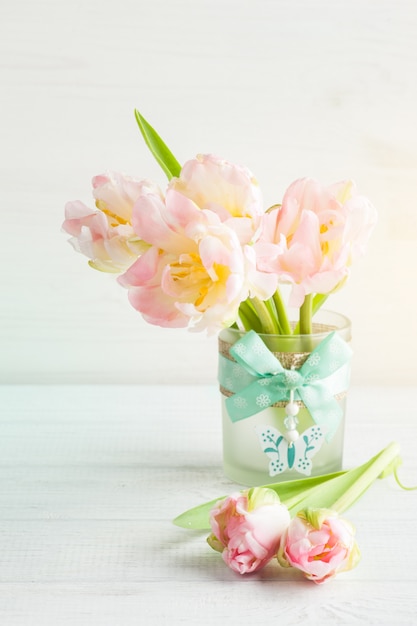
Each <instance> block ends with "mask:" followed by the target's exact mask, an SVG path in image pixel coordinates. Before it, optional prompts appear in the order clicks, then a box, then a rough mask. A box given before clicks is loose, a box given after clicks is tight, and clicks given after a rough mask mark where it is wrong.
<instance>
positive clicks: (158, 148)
mask: <svg viewBox="0 0 417 626" xmlns="http://www.w3.org/2000/svg"><path fill="white" fill-rule="evenodd" d="M135 117H136V121H137V123H138V126H139V129H140V132H141V133H142V136H143V138H144V140H145V143H146V145H147V146H148V148H149V150H150V151H151V152H152V154H153V155H154V157H155V159H156V160H157V162H158V163H159V165H160V166H161V167H162V169H163V170H164V172H165V174H166V175H167V177H168V180H170V179H171V178H173V177H174V176H179V175H180V172H181V165H180V164H179V163H178V161H177V159H176V158H175V157H174V155H173V154H172V152H171V150H170V149H169V148H168V147H167V146H166V144H165V143H164V142H163V141H162V139H161V138H160V136H159V135H158V133H157V132H156V130H155V129H154V128H152V126H151V125H150V124H149V123H148V122H147V121H146V120H145V118H144V117H143V115H141V114H140V113H139V111H138V110H137V109H135Z"/></svg>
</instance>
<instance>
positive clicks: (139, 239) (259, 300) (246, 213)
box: [63, 111, 376, 335]
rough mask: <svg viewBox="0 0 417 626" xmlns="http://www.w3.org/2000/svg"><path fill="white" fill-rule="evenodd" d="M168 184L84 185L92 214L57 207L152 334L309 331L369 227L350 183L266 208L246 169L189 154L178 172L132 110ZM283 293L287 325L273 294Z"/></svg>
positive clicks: (299, 185) (300, 192) (96, 181)
mask: <svg viewBox="0 0 417 626" xmlns="http://www.w3.org/2000/svg"><path fill="white" fill-rule="evenodd" d="M136 119H137V122H138V124H139V128H140V130H141V132H142V135H143V137H144V139H145V141H146V143H147V145H148V147H149V148H150V150H151V152H152V153H153V155H154V156H155V158H156V159H157V161H158V163H159V164H160V165H161V167H162V169H163V170H164V172H165V173H166V175H167V177H168V180H169V182H168V186H167V189H166V191H165V193H163V192H162V191H161V190H160V189H159V187H158V186H157V185H156V184H155V183H153V182H150V181H148V180H144V179H136V178H131V177H128V176H125V175H123V174H120V173H111V174H104V175H100V176H96V177H95V178H93V196H94V198H95V204H96V207H97V208H96V209H93V210H92V209H90V208H89V207H87V206H86V205H85V204H83V203H82V202H79V201H76V202H69V203H68V204H67V205H66V208H65V213H66V219H65V221H64V224H63V228H64V230H65V231H66V232H67V233H69V234H70V235H71V239H70V242H71V243H72V245H73V246H74V248H75V249H76V250H78V251H79V252H82V253H83V254H85V255H86V256H87V257H88V258H89V259H90V261H89V264H90V266H91V267H93V268H95V269H97V270H101V271H104V272H113V273H115V274H119V277H118V282H119V283H120V284H121V285H122V286H124V287H126V288H127V289H128V293H129V300H130V303H131V304H132V306H133V307H134V308H135V309H137V310H138V311H139V312H140V313H141V314H142V316H143V318H144V319H145V320H146V321H147V322H149V323H151V324H156V325H159V326H164V327H177V328H178V327H188V328H190V329H196V330H203V329H207V330H208V332H209V333H213V332H216V331H218V330H220V329H221V328H225V327H229V326H233V327H236V328H240V329H242V330H249V329H252V330H255V331H256V332H263V333H277V334H285V335H290V334H292V333H293V332H295V333H301V334H308V333H310V332H311V320H312V316H313V314H314V313H315V312H316V311H317V309H318V308H319V307H320V306H321V305H322V304H323V302H324V301H325V300H326V298H327V297H328V295H329V294H330V293H331V292H333V291H335V290H336V289H338V288H339V287H340V286H341V285H343V284H344V282H345V281H346V278H347V277H348V275H349V268H350V265H351V264H352V262H353V261H354V260H355V259H356V258H357V257H359V256H361V255H362V254H363V253H364V251H365V248H366V244H367V241H368V238H369V236H370V234H371V232H372V229H373V227H374V225H375V222H376V211H375V209H374V207H373V206H372V205H371V203H370V202H369V201H368V200H367V199H366V198H365V197H363V196H361V195H358V194H357V192H356V189H355V185H354V183H353V182H352V181H343V182H339V183H336V184H334V185H331V186H330V187H323V186H322V185H321V184H320V183H318V182H317V181H315V180H313V179H309V178H304V179H300V180H297V181H295V182H294V183H293V184H292V185H290V187H289V188H288V189H287V191H286V192H285V194H284V197H283V199H282V203H281V204H276V205H274V206H272V207H270V208H269V209H267V210H266V208H265V206H264V204H263V201H262V195H261V191H260V189H259V186H258V184H257V182H256V180H255V178H254V177H253V175H252V174H251V172H250V171H249V170H248V169H247V168H246V167H242V166H239V165H235V164H232V163H229V162H227V161H225V160H223V159H220V158H219V157H217V156H213V155H199V156H197V157H196V158H195V159H192V160H190V161H188V162H186V163H185V164H184V165H183V167H181V166H180V165H179V163H178V161H177V160H176V159H175V157H174V156H173V154H172V153H171V151H170V150H169V149H168V148H167V146H166V145H165V143H164V142H163V141H162V139H161V138H160V137H159V135H158V134H157V133H156V132H155V130H154V129H153V128H152V127H151V126H150V125H149V124H148V123H147V122H146V120H145V119H144V118H143V117H142V116H141V115H140V113H139V112H138V111H136ZM283 284H287V285H290V286H291V293H290V298H289V302H288V306H290V307H296V308H297V309H298V310H299V323H298V324H297V325H296V327H295V329H294V328H293V327H292V326H290V323H289V321H288V314H287V309H286V304H285V303H284V301H283V298H282V296H281V293H280V286H281V285H283Z"/></svg>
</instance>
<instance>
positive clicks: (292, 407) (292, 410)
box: [285, 402, 300, 417]
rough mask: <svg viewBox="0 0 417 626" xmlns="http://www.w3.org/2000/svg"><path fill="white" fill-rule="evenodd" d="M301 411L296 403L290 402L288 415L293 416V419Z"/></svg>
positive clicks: (286, 410)
mask: <svg viewBox="0 0 417 626" xmlns="http://www.w3.org/2000/svg"><path fill="white" fill-rule="evenodd" d="M299 411H300V407H299V406H298V404H295V402H289V403H288V404H287V406H286V407H285V412H286V414H287V415H291V416H292V417H294V416H295V415H298V413H299Z"/></svg>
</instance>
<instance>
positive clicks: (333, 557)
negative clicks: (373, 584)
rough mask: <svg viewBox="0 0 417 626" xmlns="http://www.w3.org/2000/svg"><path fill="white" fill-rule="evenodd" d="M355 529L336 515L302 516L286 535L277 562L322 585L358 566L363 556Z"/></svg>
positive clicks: (322, 511) (308, 513)
mask: <svg viewBox="0 0 417 626" xmlns="http://www.w3.org/2000/svg"><path fill="white" fill-rule="evenodd" d="M354 534H355V531H354V528H353V526H352V525H351V524H350V523H349V522H348V521H346V520H344V519H342V518H340V517H339V516H338V514H337V513H336V512H335V511H330V510H327V509H306V510H305V511H302V512H299V513H298V514H297V516H296V517H295V518H294V519H292V520H291V523H290V525H289V527H288V529H287V531H286V533H285V534H284V535H283V537H282V540H281V544H280V548H279V552H278V560H279V562H280V563H281V565H283V566H284V567H289V566H292V567H296V568H297V569H299V570H301V571H302V572H303V573H304V575H305V577H306V578H308V579H309V580H312V581H314V582H315V583H318V584H319V583H323V582H325V581H326V580H329V579H330V578H333V577H334V576H335V575H336V574H338V573H340V572H344V571H347V570H349V569H352V568H353V567H355V565H357V563H358V561H359V558H360V554H359V549H358V547H357V544H356V541H355V539H354Z"/></svg>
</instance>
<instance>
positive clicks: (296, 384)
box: [220, 331, 352, 441]
mask: <svg viewBox="0 0 417 626" xmlns="http://www.w3.org/2000/svg"><path fill="white" fill-rule="evenodd" d="M230 354H231V355H232V356H233V358H234V359H235V361H236V362H237V363H238V364H239V366H242V368H243V369H244V370H245V372H241V373H240V377H242V374H243V378H244V377H245V375H246V377H247V374H250V377H249V378H250V380H251V381H252V382H249V384H248V385H247V386H244V387H243V389H238V390H237V391H236V393H234V394H233V395H232V396H231V397H229V398H227V399H226V406H227V410H228V413H229V416H230V419H231V420H232V421H233V422H236V421H238V420H241V419H245V418H247V417H250V416H251V415H254V414H255V413H259V411H262V410H263V409H265V408H267V407H270V406H271V405H273V404H275V402H281V401H286V400H289V399H290V392H291V391H292V392H293V393H294V398H295V399H299V400H302V402H303V403H304V404H305V406H306V407H307V409H308V411H309V412H310V414H311V416H312V418H313V420H314V421H315V423H316V424H317V425H320V426H321V427H322V428H323V430H324V431H325V432H326V439H327V440H328V441H329V440H330V439H331V438H332V437H333V435H334V434H335V432H336V430H337V427H338V425H339V422H340V419H341V417H342V413H343V411H342V409H341V407H340V406H339V403H338V402H337V400H336V399H335V398H334V393H337V392H341V391H345V390H346V388H347V386H348V382H349V380H348V373H349V372H348V368H344V366H345V365H346V364H347V363H348V362H349V359H350V357H351V355H352V351H351V349H350V348H349V346H348V345H347V343H346V342H345V341H343V339H341V338H340V337H339V336H338V335H337V334H336V333H335V332H333V333H330V334H329V335H328V336H327V337H326V338H325V339H324V340H323V341H322V342H321V343H320V344H319V345H318V346H317V348H315V350H313V352H311V354H310V355H309V356H308V358H307V360H306V361H305V363H304V364H303V365H302V366H301V368H300V369H299V370H295V369H291V370H288V369H285V368H284V367H283V366H282V365H281V363H280V361H279V360H278V359H277V358H276V357H275V356H274V354H272V352H270V351H269V350H268V348H267V347H266V345H265V344H264V342H263V341H262V339H261V338H260V337H259V336H258V335H257V333H256V332H254V331H249V332H248V333H246V334H245V335H244V336H243V337H242V338H241V339H240V340H239V341H237V342H236V343H235V344H234V345H233V346H232V348H230ZM228 363H229V364H230V366H234V367H238V366H236V363H233V362H231V361H230V360H229V361H228ZM227 367H229V366H226V368H227ZM342 368H344V371H343V372H341V370H342ZM338 371H339V373H342V374H343V375H342V378H341V380H338V381H337V385H336V386H338V387H341V388H339V389H338V390H337V391H335V389H334V377H333V374H335V373H336V372H338ZM238 377H239V375H238ZM253 377H255V380H253ZM330 377H332V378H330ZM222 378H223V376H222ZM224 378H225V382H226V384H225V386H226V388H227V381H229V380H230V377H227V376H225V377H224ZM336 378H337V376H336ZM339 378H340V376H339ZM332 380H333V383H331V381H332ZM220 382H222V381H220Z"/></svg>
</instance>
